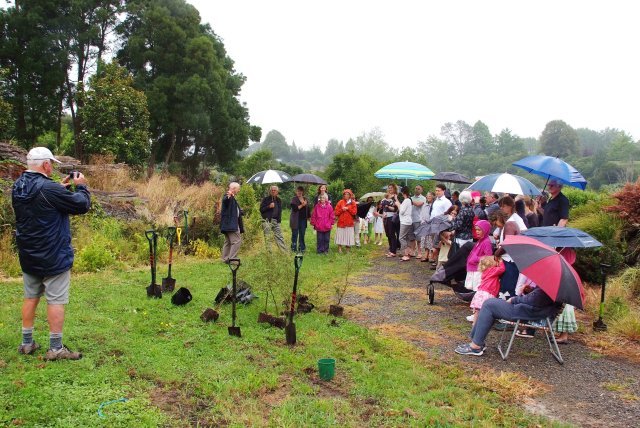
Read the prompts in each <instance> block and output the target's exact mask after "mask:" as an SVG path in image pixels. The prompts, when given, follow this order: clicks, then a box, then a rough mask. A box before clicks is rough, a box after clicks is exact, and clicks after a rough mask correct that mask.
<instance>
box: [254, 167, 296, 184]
mask: <svg viewBox="0 0 640 428" xmlns="http://www.w3.org/2000/svg"><path fill="white" fill-rule="evenodd" d="M289 181H291V176H290V175H289V174H288V173H286V172H283V171H278V170H277V169H267V170H265V171H260V172H256V173H255V174H253V175H252V176H251V178H249V179H248V180H247V184H270V183H287V182H289Z"/></svg>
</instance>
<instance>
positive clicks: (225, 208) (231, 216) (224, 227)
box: [220, 194, 244, 233]
mask: <svg viewBox="0 0 640 428" xmlns="http://www.w3.org/2000/svg"><path fill="white" fill-rule="evenodd" d="M238 230H239V231H240V233H244V227H243V225H242V210H241V209H240V207H239V206H238V201H236V198H234V197H229V196H227V195H226V194H225V195H224V196H223V197H222V204H221V208H220V232H222V233H225V232H237V231H238Z"/></svg>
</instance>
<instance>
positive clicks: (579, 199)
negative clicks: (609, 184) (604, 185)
mask: <svg viewBox="0 0 640 428" xmlns="http://www.w3.org/2000/svg"><path fill="white" fill-rule="evenodd" d="M562 193H563V194H564V195H565V196H566V197H567V199H569V206H570V207H571V209H574V208H576V207H579V206H582V205H585V204H587V203H589V202H596V203H597V202H600V201H602V200H603V199H608V198H609V196H608V195H607V194H606V193H602V192H594V191H593V190H580V189H576V188H575V187H570V186H564V187H563V188H562Z"/></svg>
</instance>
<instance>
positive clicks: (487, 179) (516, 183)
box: [467, 173, 540, 196]
mask: <svg viewBox="0 0 640 428" xmlns="http://www.w3.org/2000/svg"><path fill="white" fill-rule="evenodd" d="M467 189H469V190H484V191H487V192H499V193H511V194H514V195H533V196H536V195H539V194H540V191H539V190H538V188H537V187H536V186H535V185H534V184H533V183H532V182H530V181H529V180H527V179H526V178H523V177H520V176H519V175H513V174H507V173H504V174H490V175H485V176H484V177H482V178H481V179H480V180H478V181H476V182H475V183H473V184H471V185H470V186H469V187H468V188H467Z"/></svg>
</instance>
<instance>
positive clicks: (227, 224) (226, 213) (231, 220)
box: [220, 181, 244, 263]
mask: <svg viewBox="0 0 640 428" xmlns="http://www.w3.org/2000/svg"><path fill="white" fill-rule="evenodd" d="M239 192H240V183H236V182H235V181H234V182H232V183H230V184H229V188H228V190H227V193H225V194H224V196H223V197H222V204H221V210H220V232H222V233H223V234H224V245H223V246H222V260H223V261H224V262H225V263H229V260H231V259H235V258H237V257H238V252H239V251H240V244H242V235H241V233H244V226H243V224H242V210H241V209H240V206H239V205H238V201H237V200H236V196H237V195H238V193H239Z"/></svg>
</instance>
